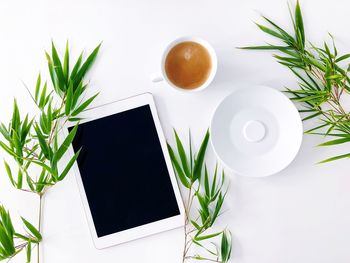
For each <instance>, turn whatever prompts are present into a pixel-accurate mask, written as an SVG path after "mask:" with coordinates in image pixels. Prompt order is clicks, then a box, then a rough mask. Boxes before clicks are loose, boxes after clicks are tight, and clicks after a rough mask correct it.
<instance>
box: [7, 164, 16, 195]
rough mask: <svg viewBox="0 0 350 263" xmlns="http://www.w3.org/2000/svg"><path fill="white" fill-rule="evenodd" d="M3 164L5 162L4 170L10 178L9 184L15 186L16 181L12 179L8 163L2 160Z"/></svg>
mask: <svg viewBox="0 0 350 263" xmlns="http://www.w3.org/2000/svg"><path fill="white" fill-rule="evenodd" d="M4 164H5V169H6V172H7V175H8V177H9V179H10V182H11V184H12V185H13V186H14V187H16V188H17V183H16V182H15V180H14V179H13V176H12V172H11V168H10V166H9V165H8V163H7V162H6V161H5V160H4Z"/></svg>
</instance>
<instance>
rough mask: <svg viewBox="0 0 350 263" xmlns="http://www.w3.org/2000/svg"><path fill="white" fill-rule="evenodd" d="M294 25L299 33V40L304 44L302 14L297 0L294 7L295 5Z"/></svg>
mask: <svg viewBox="0 0 350 263" xmlns="http://www.w3.org/2000/svg"><path fill="white" fill-rule="evenodd" d="M295 25H296V27H297V29H298V30H299V32H300V34H301V40H302V44H303V46H304V45H305V32H304V22H303V16H302V14H301V9H300V4H299V0H298V1H297V4H296V7H295Z"/></svg>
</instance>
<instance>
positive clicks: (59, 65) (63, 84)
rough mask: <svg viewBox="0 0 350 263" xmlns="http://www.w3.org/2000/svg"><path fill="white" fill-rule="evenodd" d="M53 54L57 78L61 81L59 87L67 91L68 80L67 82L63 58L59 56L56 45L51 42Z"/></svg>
mask: <svg viewBox="0 0 350 263" xmlns="http://www.w3.org/2000/svg"><path fill="white" fill-rule="evenodd" d="M51 47H52V48H51V50H52V51H51V54H52V61H53V66H54V70H55V73H56V76H57V80H58V83H59V86H58V88H59V89H60V90H61V91H62V92H65V91H66V82H65V76H64V73H63V68H62V63H61V60H60V58H59V56H58V53H57V50H56V47H55V45H54V43H53V42H51Z"/></svg>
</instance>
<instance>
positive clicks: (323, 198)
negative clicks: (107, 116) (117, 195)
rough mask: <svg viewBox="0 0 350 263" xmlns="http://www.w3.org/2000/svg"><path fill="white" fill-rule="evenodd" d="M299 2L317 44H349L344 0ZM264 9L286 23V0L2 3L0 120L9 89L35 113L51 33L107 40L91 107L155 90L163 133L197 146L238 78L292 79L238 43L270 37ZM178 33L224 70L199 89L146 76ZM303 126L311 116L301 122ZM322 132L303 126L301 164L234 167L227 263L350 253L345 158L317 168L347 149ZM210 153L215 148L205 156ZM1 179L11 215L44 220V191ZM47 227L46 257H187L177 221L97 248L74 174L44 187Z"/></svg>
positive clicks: (301, 261) (173, 261)
mask: <svg viewBox="0 0 350 263" xmlns="http://www.w3.org/2000/svg"><path fill="white" fill-rule="evenodd" d="M301 2H302V3H301V4H302V8H303V12H304V17H305V24H306V32H307V37H308V39H309V40H311V41H313V42H315V43H317V44H320V43H321V42H322V41H323V40H325V39H327V33H328V32H332V33H333V35H334V36H335V37H336V39H337V42H338V46H339V49H340V50H343V51H345V52H346V51H348V52H349V49H350V48H349V43H350V35H349V26H350V22H349V8H350V4H349V1H347V0H337V1H331V2H330V1H325V0H322V1H320V0H304V1H301ZM260 13H262V14H264V15H267V16H269V17H271V18H273V19H275V20H276V21H277V22H278V23H280V24H282V25H286V26H287V27H288V28H290V23H289V17H288V9H287V3H286V1H284V0H282V1H281V0H265V1H261V0H246V1H238V0H217V1H213V0H173V1H169V0H148V1H141V0H140V1H136V0H114V1H102V0H100V1H88V0H74V1H68V0H61V1H53V0H50V1H47V0H46V1H44V0H42V1H37V0H32V1H22V2H20V1H14V0H13V1H1V3H0V39H1V42H0V47H1V49H0V52H1V56H0V58H1V59H0V87H1V93H0V119H1V121H5V122H6V121H7V120H8V119H9V117H10V114H11V112H12V100H13V97H17V98H18V103H19V105H20V108H21V111H22V113H25V112H32V113H33V112H34V106H33V104H32V102H31V99H30V97H29V95H28V93H27V92H26V90H25V88H24V87H23V84H22V81H23V82H25V83H26V84H27V85H28V86H30V87H31V88H33V86H34V83H35V80H36V75H37V73H38V71H39V70H40V71H41V72H42V74H43V75H44V76H46V77H48V72H47V69H46V61H45V56H44V49H49V48H50V40H51V39H53V40H54V41H55V42H56V43H57V46H58V48H59V50H60V51H63V48H64V44H65V41H66V39H69V41H70V44H71V52H72V54H74V55H76V56H77V55H78V52H79V51H80V50H81V49H85V50H87V51H90V50H91V49H92V48H93V47H94V46H95V45H97V44H98V43H99V42H100V41H103V46H102V52H101V54H100V56H99V59H98V61H97V63H96V64H95V66H94V69H93V70H92V71H91V73H90V74H89V79H90V80H91V83H90V90H89V93H90V94H93V93H95V92H97V91H101V94H100V96H99V97H98V99H97V100H96V101H95V103H94V105H99V104H103V103H106V102H111V101H114V100H118V99H122V98H125V97H128V96H131V95H135V94H138V93H142V92H146V91H148V92H152V93H153V94H154V96H155V100H156V104H157V107H158V110H159V115H160V118H161V122H162V125H163V127H164V130H165V134H166V137H167V138H168V139H172V127H175V128H176V129H178V131H179V133H180V135H181V136H182V137H183V138H186V134H187V131H188V129H189V128H191V130H192V132H193V135H194V138H195V141H196V143H197V144H198V143H199V141H200V139H201V136H202V134H203V133H204V131H205V129H206V128H207V127H208V125H209V122H210V118H211V115H212V113H213V110H214V109H215V107H216V106H217V105H218V104H219V103H220V101H221V100H222V99H223V98H224V97H225V96H226V95H228V94H229V93H231V92H232V91H233V90H235V89H236V88H238V87H239V86H240V85H247V84H248V85H249V84H265V85H269V86H271V87H274V88H277V89H282V88H283V87H284V86H288V87H296V80H295V78H294V77H293V76H292V75H291V73H290V72H289V71H288V70H287V69H285V68H283V67H282V66H280V65H278V64H277V63H276V62H275V61H274V59H273V58H271V55H270V54H269V53H264V52H248V51H241V50H237V49H236V48H235V47H237V46H241V45H251V44H261V43H263V42H264V41H269V40H270V38H269V37H267V36H265V35H264V34H262V33H261V32H259V31H258V30H257V29H256V27H255V26H254V24H253V23H252V20H258V21H260V19H259V14H260ZM183 35H196V36H200V37H202V38H204V39H206V40H208V41H209V42H210V43H211V44H212V45H213V46H214V48H215V50H216V51H217V55H218V59H219V68H218V73H217V77H216V79H215V80H214V82H213V84H212V85H211V86H210V87H209V88H208V89H207V90H205V91H204V92H201V93H198V94H182V93H179V92H177V91H174V90H171V89H170V88H169V87H168V86H167V85H166V84H165V83H159V84H156V85H155V84H152V83H151V82H150V81H149V76H150V74H151V73H153V72H156V71H158V70H159V68H158V67H159V59H160V55H161V52H162V49H163V48H164V46H165V45H166V44H167V43H168V42H170V41H171V40H173V39H174V38H177V37H179V36H183ZM307 127H311V124H310V123H306V124H304V129H306V128H307ZM323 140H324V139H323V138H321V137H313V136H309V135H305V136H304V141H303V144H302V146H301V150H300V152H299V154H298V156H297V158H296V159H295V161H294V162H293V163H292V164H291V165H290V166H289V167H288V168H287V169H286V170H284V171H283V172H281V173H279V174H277V175H274V176H271V177H268V178H264V179H249V178H243V177H239V176H237V175H234V174H230V180H231V188H230V191H229V194H228V197H227V204H226V207H225V209H226V208H229V211H228V212H226V213H225V214H224V215H223V217H222V218H221V220H220V222H219V224H220V225H221V226H222V227H224V226H226V225H228V226H229V228H230V229H231V231H232V233H233V239H234V240H233V254H232V260H231V261H232V262H236V263H281V262H283V263H296V262H298V263H330V262H332V263H348V262H350V249H349V245H350V174H349V164H350V163H349V161H348V160H343V161H339V162H334V163H330V164H326V165H315V163H316V162H317V161H319V160H322V159H323V158H326V157H330V156H332V155H333V154H336V153H344V152H345V151H346V148H347V146H346V145H343V146H340V147H333V148H316V147H314V146H315V145H317V144H318V143H320V142H322V141H323ZM209 156H212V157H213V154H210V155H209ZM0 157H1V158H2V157H5V155H4V154H2V153H1V156H0ZM6 157H7V156H6ZM214 162H215V160H214V157H213V158H211V159H210V160H209V163H211V165H212V164H214ZM0 187H1V188H0V189H1V190H0V201H1V202H2V203H4V204H5V205H6V206H7V207H9V208H10V209H11V212H13V216H14V217H15V218H17V217H18V216H19V215H23V216H25V217H27V218H29V219H30V220H31V221H33V222H35V220H37V204H38V200H37V198H36V197H33V196H31V195H30V194H26V193H22V192H19V191H16V190H14V189H13V187H12V186H10V184H9V182H8V179H7V178H6V176H5V170H4V169H3V167H1V172H0ZM130 194H132V189H130ZM16 220H17V219H16ZM43 231H44V243H43V255H42V262H49V263H53V262H123V263H139V262H143V263H161V262H162V263H164V262H167V263H178V262H180V259H181V249H182V245H183V244H182V242H183V235H182V234H183V233H182V229H177V230H172V231H168V232H166V233H162V234H158V235H155V236H152V237H148V238H144V239H141V240H137V241H134V242H130V243H127V244H123V245H120V246H117V247H113V248H109V249H105V250H101V251H98V250H96V249H95V248H94V247H93V244H92V241H91V239H90V235H89V231H88V227H87V223H86V220H85V217H84V212H83V208H82V204H81V201H80V197H79V193H78V189H77V186H76V184H75V180H74V175H73V174H70V175H69V176H68V177H67V179H66V180H65V181H64V182H62V183H60V184H59V185H57V186H55V187H54V188H53V189H51V190H50V191H49V193H48V194H47V196H46V201H45V209H44V224H43ZM13 262H23V259H21V258H20V257H19V258H18V259H17V260H13Z"/></svg>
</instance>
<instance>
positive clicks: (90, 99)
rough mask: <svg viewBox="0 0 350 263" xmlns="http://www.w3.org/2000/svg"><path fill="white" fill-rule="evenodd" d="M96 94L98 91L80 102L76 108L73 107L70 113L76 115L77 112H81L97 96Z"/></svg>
mask: <svg viewBox="0 0 350 263" xmlns="http://www.w3.org/2000/svg"><path fill="white" fill-rule="evenodd" d="M98 94H99V93H97V94H95V95H94V96H92V97H90V98H89V99H87V100H86V101H84V102H83V103H82V104H80V106H79V107H78V108H77V109H75V110H74V111H73V112H72V114H71V115H72V116H77V115H78V114H79V113H81V112H83V111H84V110H85V109H86V108H87V107H88V106H89V105H90V104H91V102H92V101H93V100H94V99H95V98H96V97H97V95H98Z"/></svg>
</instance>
